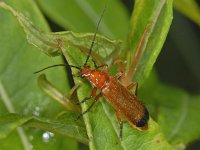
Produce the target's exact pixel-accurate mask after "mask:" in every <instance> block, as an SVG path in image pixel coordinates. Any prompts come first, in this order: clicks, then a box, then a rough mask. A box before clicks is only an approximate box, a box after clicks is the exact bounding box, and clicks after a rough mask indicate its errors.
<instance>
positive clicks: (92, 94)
mask: <svg viewBox="0 0 200 150" xmlns="http://www.w3.org/2000/svg"><path fill="white" fill-rule="evenodd" d="M96 92H97V88H96V87H94V88H93V89H92V92H91V94H90V96H89V97H86V98H84V99H83V100H81V101H80V102H78V103H76V104H77V105H80V104H82V103H84V102H86V101H87V100H89V99H91V98H93V97H95V95H96Z"/></svg>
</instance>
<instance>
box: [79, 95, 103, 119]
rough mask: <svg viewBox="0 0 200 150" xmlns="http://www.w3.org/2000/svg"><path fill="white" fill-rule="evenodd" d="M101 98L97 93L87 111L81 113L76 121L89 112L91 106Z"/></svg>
mask: <svg viewBox="0 0 200 150" xmlns="http://www.w3.org/2000/svg"><path fill="white" fill-rule="evenodd" d="M101 96H102V94H101V93H99V94H98V95H97V96H96V97H95V99H94V101H93V102H92V104H91V105H90V106H89V107H88V109H87V110H85V111H83V112H82V113H81V114H80V115H79V116H78V117H77V120H78V119H79V118H80V117H81V116H83V115H84V114H86V113H87V112H88V111H90V109H91V108H92V106H94V104H95V103H96V102H97V101H98V100H99V98H100V97H101Z"/></svg>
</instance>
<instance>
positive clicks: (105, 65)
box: [95, 64, 108, 70]
mask: <svg viewBox="0 0 200 150" xmlns="http://www.w3.org/2000/svg"><path fill="white" fill-rule="evenodd" d="M102 67H104V68H105V70H107V68H108V65H107V64H103V65H100V66H96V67H95V68H96V69H99V68H102Z"/></svg>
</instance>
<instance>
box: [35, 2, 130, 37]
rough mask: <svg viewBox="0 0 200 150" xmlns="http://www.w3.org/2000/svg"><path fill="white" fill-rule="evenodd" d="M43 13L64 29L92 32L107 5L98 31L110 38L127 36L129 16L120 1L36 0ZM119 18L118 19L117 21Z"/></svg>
mask: <svg viewBox="0 0 200 150" xmlns="http://www.w3.org/2000/svg"><path fill="white" fill-rule="evenodd" d="M37 2H38V4H39V6H40V7H41V9H42V10H43V11H44V12H45V14H46V15H47V16H48V17H49V18H51V19H52V20H54V21H55V22H56V23H58V24H59V25H60V26H62V27H63V28H65V29H66V30H68V29H70V30H72V31H74V32H94V31H95V28H96V24H97V21H98V18H99V17H100V15H101V13H102V11H103V8H104V7H105V5H106V6H107V8H106V12H105V15H104V17H103V19H102V21H101V25H100V27H99V32H101V33H103V34H104V35H106V36H108V37H110V38H116V39H122V40H125V39H126V38H127V33H128V25H129V21H128V20H129V17H128V12H127V10H126V9H125V7H124V6H123V5H122V3H121V2H120V1H116V0H109V1H107V2H106V1H99V0H84V1H82V0H68V1H65V0H57V1H55V0H37ZM119 18H120V21H119Z"/></svg>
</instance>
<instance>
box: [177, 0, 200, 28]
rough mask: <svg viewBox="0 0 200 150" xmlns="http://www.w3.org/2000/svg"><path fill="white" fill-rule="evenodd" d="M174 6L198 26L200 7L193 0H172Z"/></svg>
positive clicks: (199, 22)
mask: <svg viewBox="0 0 200 150" xmlns="http://www.w3.org/2000/svg"><path fill="white" fill-rule="evenodd" d="M174 7H175V8H176V9H177V10H178V11H180V12H181V13H182V14H183V15H185V16H186V17H188V18H189V19H191V20H192V21H194V22H195V23H196V24H198V25H199V26H200V7H199V5H198V3H197V2H196V1H195V0H174Z"/></svg>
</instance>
